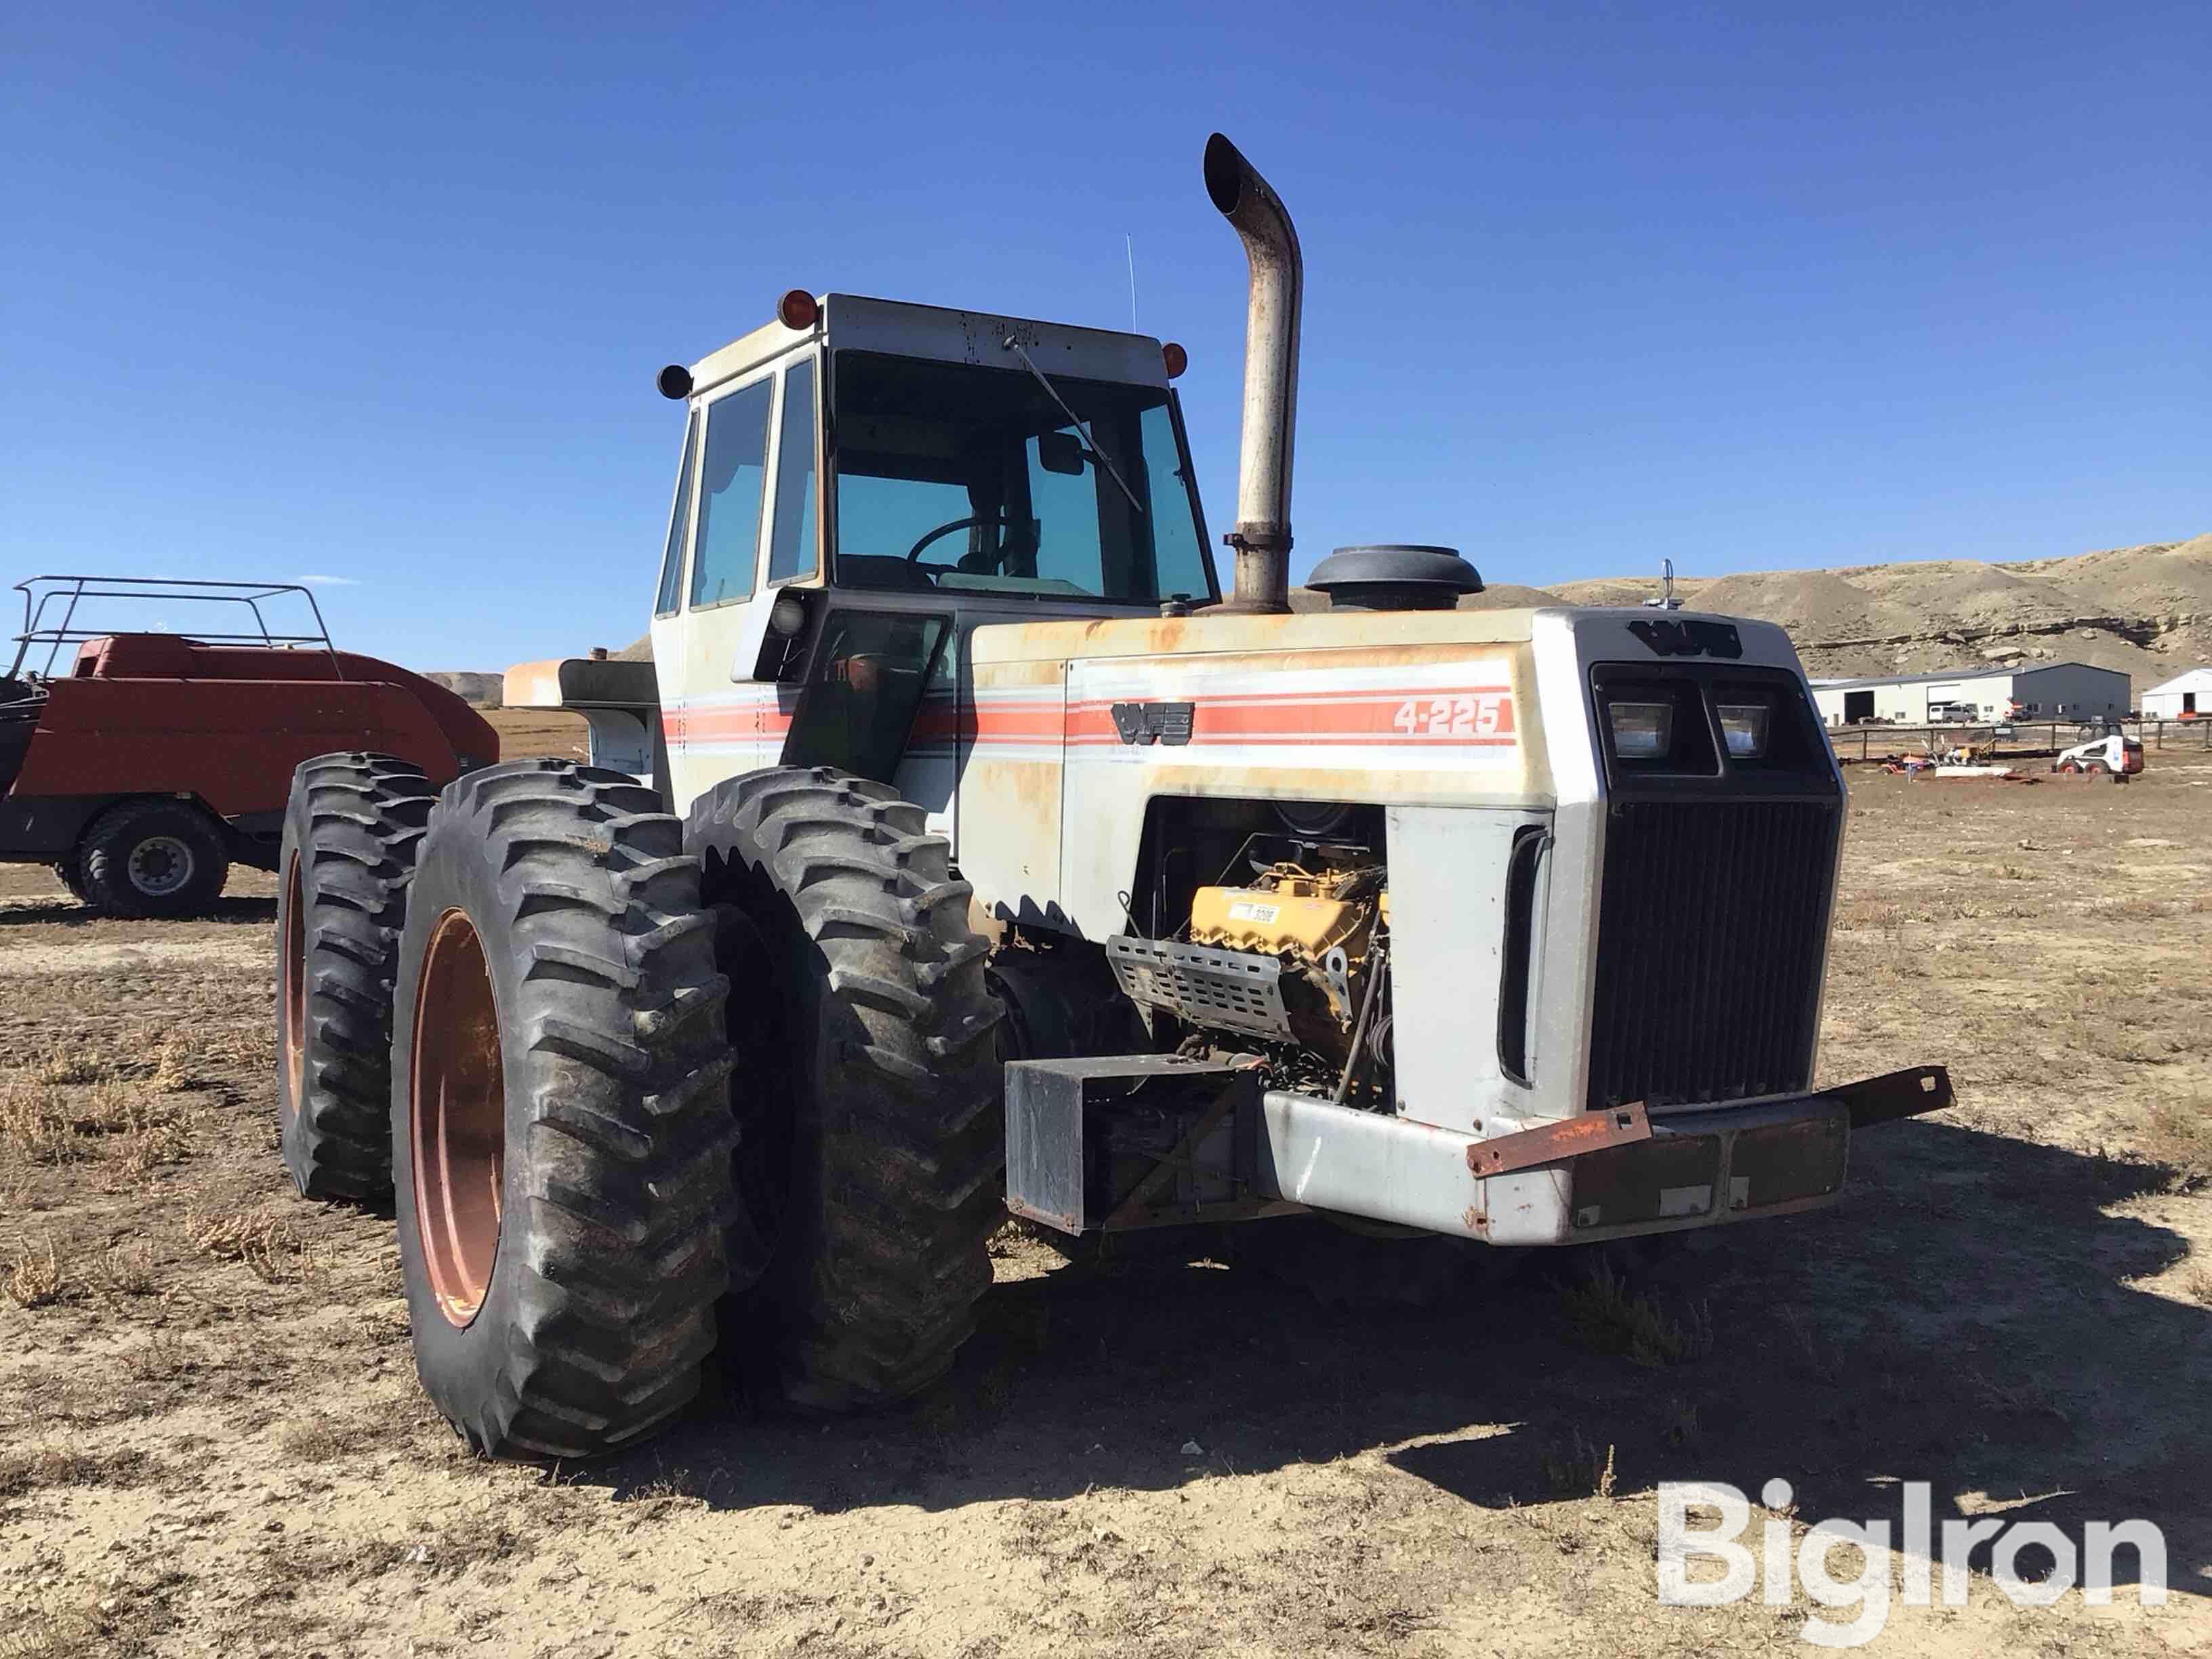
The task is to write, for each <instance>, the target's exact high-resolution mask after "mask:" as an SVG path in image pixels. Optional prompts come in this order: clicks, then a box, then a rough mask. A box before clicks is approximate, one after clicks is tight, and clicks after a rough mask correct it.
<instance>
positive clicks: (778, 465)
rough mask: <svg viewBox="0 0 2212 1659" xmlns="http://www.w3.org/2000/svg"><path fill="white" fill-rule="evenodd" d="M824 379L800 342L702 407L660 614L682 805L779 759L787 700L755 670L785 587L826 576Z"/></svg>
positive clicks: (672, 772) (670, 744)
mask: <svg viewBox="0 0 2212 1659" xmlns="http://www.w3.org/2000/svg"><path fill="white" fill-rule="evenodd" d="M815 380H816V371H815V360H814V358H813V356H811V354H801V355H799V356H793V357H789V358H786V359H784V360H782V361H781V362H773V363H769V364H766V365H763V367H761V368H757V369H755V370H753V371H751V372H750V373H749V374H745V375H743V376H740V377H739V378H738V379H737V380H734V381H732V382H731V383H730V384H729V385H728V386H717V387H715V388H714V390H713V391H712V392H709V393H708V394H707V395H706V396H703V397H702V398H700V399H699V400H698V401H697V403H696V404H695V405H694V407H693V409H692V411H691V419H690V427H689V428H688V430H687V434H686V437H685V442H684V470H683V473H682V476H681V477H680V478H679V479H678V486H677V491H676V501H675V504H674V507H673V510H672V511H671V514H670V520H669V532H668V543H667V546H666V548H665V551H664V555H663V558H662V565H661V578H660V587H659V593H658V595H657V596H656V600H655V604H654V607H653V612H654V614H653V661H654V664H655V666H656V669H657V671H658V678H659V688H660V706H661V720H662V728H663V731H664V732H665V738H666V743H667V752H668V790H667V794H668V801H669V807H670V810H671V811H677V812H681V811H684V810H685V808H686V807H687V806H689V805H690V802H691V800H692V799H693V798H694V797H695V796H696V795H698V794H699V793H701V792H702V791H703V790H706V789H708V788H709V787H712V786H713V785H714V784H716V783H718V782H720V781H722V780H723V779H725V778H730V777H735V776H737V775H738V774H740V773H743V772H750V771H752V770H754V769H757V768H759V767H763V766H773V765H775V764H776V763H777V762H778V761H779V759H780V758H781V754H782V750H783V741H784V737H785V734H786V732H787V730H788V728H789V726H790V719H789V712H788V710H787V709H785V708H782V707H781V704H780V700H779V695H778V694H779V690H780V689H781V688H779V687H778V685H777V684H775V682H773V681H766V682H763V681H760V680H757V679H755V678H752V675H753V671H754V666H755V663H756V661H757V657H758V648H759V641H760V639H761V632H762V630H761V626H760V624H761V622H762V620H763V614H764V612H765V608H766V607H769V606H771V605H774V604H775V597H776V595H775V589H777V588H778V587H781V586H785V585H787V584H790V583H805V582H810V581H813V580H818V577H819V572H820V567H821V556H820V545H819V544H820V530H819V526H820V513H819V507H818V493H819V492H818V487H817V477H818V471H819V469H818V467H817V453H818V447H819V422H818V421H817V416H816V398H815Z"/></svg>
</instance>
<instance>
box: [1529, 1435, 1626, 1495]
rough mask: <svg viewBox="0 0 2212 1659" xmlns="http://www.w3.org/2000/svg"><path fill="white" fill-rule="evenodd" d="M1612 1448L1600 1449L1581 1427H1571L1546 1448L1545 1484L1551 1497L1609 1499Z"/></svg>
mask: <svg viewBox="0 0 2212 1659" xmlns="http://www.w3.org/2000/svg"><path fill="white" fill-rule="evenodd" d="M1613 1452H1614V1448H1613V1447H1612V1446H1607V1448H1606V1449H1605V1450H1604V1451H1603V1452H1600V1451H1599V1450H1598V1449H1597V1445H1596V1443H1595V1442H1594V1441H1591V1440H1589V1439H1588V1438H1587V1437H1584V1435H1583V1431H1581V1430H1580V1429H1573V1430H1570V1431H1568V1434H1567V1437H1566V1438H1565V1440H1563V1441H1555V1442H1553V1443H1552V1444H1551V1445H1549V1446H1547V1447H1546V1448H1545V1450H1544V1458H1543V1468H1544V1484H1545V1486H1547V1487H1548V1488H1549V1489H1550V1491H1551V1493H1552V1496H1553V1497H1554V1498H1608V1499H1609V1498H1612V1496H1613V1480H1614V1476H1613Z"/></svg>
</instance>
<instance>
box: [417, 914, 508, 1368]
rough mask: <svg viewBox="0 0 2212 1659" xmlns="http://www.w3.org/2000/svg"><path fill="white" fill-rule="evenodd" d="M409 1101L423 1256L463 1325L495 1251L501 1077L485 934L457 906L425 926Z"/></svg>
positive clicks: (501, 1160) (480, 1294)
mask: <svg viewBox="0 0 2212 1659" xmlns="http://www.w3.org/2000/svg"><path fill="white" fill-rule="evenodd" d="M407 1104H408V1112H407V1116H408V1123H409V1131H408V1132H409V1134H410V1137H411V1146H412V1150H413V1152H414V1163H415V1214H416V1224H417V1230H418V1231H420V1233H421V1235H422V1258H423V1263H424V1266H425V1267H426V1268H427V1269H428V1273H429V1275H430V1289H431V1291H432V1293H433V1294H434V1295H435V1296H436V1297H437V1298H438V1310H439V1311H440V1312H441V1313H442V1314H444V1315H445V1316H446V1318H447V1322H450V1323H452V1324H453V1325H456V1326H465V1325H466V1324H467V1323H468V1322H470V1321H471V1320H472V1319H474V1318H475V1317H476V1316H477V1310H479V1309H481V1308H482V1307H483V1300H484V1292H485V1291H486V1290H487V1289H489V1286H490V1285H491V1270H492V1263H493V1261H494V1260H495V1258H496V1257H497V1256H498V1255H499V1225H500V1207H501V1178H502V1176H503V1175H504V1173H505V1170H506V1164H507V1158H506V1152H507V1080H506V1071H505V1067H504V1066H502V1064H501V1060H500V1052H499V1006H498V1003H497V1002H496V1000H495V999H494V996H493V994H492V986H491V969H490V967H489V964H488V963H486V962H485V960H484V951H483V939H481V938H479V937H478V935H477V930H476V927H475V925H474V924H473V923H471V921H469V919H468V917H467V916H466V915H464V914H463V913H462V912H461V911H459V910H448V911H447V912H446V914H445V915H442V916H440V917H439V918H438V921H437V925H436V926H435V927H433V928H432V929H431V930H430V948H429V949H428V951H427V952H425V953H424V956H423V959H422V983H421V985H420V987H418V988H417V990H416V994H415V1042H414V1046H413V1052H412V1054H410V1056H409V1064H408V1078H407Z"/></svg>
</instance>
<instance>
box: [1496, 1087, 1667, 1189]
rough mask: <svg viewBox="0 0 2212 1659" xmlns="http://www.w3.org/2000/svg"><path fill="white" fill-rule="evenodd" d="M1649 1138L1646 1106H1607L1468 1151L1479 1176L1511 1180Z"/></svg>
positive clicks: (1635, 1103)
mask: <svg viewBox="0 0 2212 1659" xmlns="http://www.w3.org/2000/svg"><path fill="white" fill-rule="evenodd" d="M1649 1139H1651V1121H1650V1119H1649V1118H1647V1117H1646V1116H1644V1103H1643V1102H1641V1101H1632V1102H1630V1103H1629V1104H1627V1105H1626V1106H1608V1107H1607V1109H1605V1110H1604V1111H1601V1112H1585V1113H1583V1115H1581V1116H1580V1117H1570V1118H1562V1119H1561V1120H1560V1121H1559V1122H1557V1123H1540V1124H1538V1125H1537V1126H1536V1127H1534V1128H1533V1129H1517V1130H1516V1131H1515V1132H1514V1133H1511V1134H1510V1135H1499V1136H1498V1137H1497V1138H1496V1139H1493V1140H1478V1141H1476V1142H1475V1143H1474V1145H1473V1146H1469V1147H1468V1149H1467V1167H1468V1170H1469V1171H1470V1172H1471V1173H1472V1174H1474V1175H1475V1176H1498V1175H1510V1174H1511V1173H1512V1172H1513V1171H1514V1170H1531V1169H1534V1168H1535V1167H1536V1165H1538V1164H1556V1163H1558V1162H1559V1160H1560V1159H1561V1158H1576V1157H1579V1156H1580V1155H1581V1154H1582V1153H1583V1152H1596V1151H1598V1150H1599V1149H1600V1148H1601V1147H1606V1146H1627V1145H1628V1144H1629V1143H1630V1142H1632V1141H1637V1140H1649Z"/></svg>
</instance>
